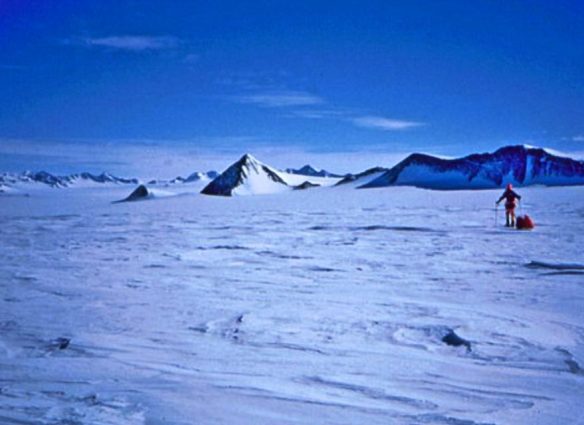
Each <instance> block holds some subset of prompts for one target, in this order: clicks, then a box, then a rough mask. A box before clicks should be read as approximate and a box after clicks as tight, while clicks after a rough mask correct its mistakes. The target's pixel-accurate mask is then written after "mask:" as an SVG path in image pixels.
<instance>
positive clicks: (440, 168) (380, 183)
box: [0, 145, 584, 196]
mask: <svg viewBox="0 0 584 425" xmlns="http://www.w3.org/2000/svg"><path fill="white" fill-rule="evenodd" d="M207 181H208V182H209V183H208V184H207V185H206V186H205V187H204V189H203V190H202V192H201V193H203V194H206V195H220V196H232V195H255V194H268V193H278V192H283V191H289V190H293V189H309V190H310V189H312V188H315V187H319V186H335V187H346V188H359V189H364V188H380V187H388V186H415V187H420V188H426V189H439V190H460V189H491V188H499V187H503V186H505V185H506V184H507V183H513V184H514V185H516V186H529V185H545V186H567V185H584V161H580V160H575V159H571V158H567V157H564V156H561V155H558V154H555V153H553V152H550V151H549V150H545V149H542V148H535V147H530V146H525V145H517V146H506V147H503V148H500V149H498V150H497V151H495V152H493V153H481V154H472V155H468V156H465V157H462V158H456V159H444V158H438V157H435V156H432V155H427V154H421V153H414V154H412V155H410V156H408V157H407V158H406V159H404V160H403V161H401V162H400V163H398V164H397V165H395V166H394V167H392V168H383V167H375V168H371V169H368V170H366V171H363V172H361V173H357V174H347V175H345V176H340V175H338V174H333V173H329V172H328V171H326V170H318V169H316V168H313V167H312V166H310V165H305V166H304V167H302V168H300V169H292V168H288V169H286V170H285V171H282V170H278V169H277V168H274V167H271V166H269V165H267V164H264V163H262V162H260V161H259V160H257V159H256V158H254V157H253V156H252V155H250V154H246V155H243V156H242V157H241V158H240V159H239V160H238V161H237V162H235V163H234V164H232V165H231V166H229V167H228V168H227V169H226V170H225V171H224V172H223V173H221V174H219V173H217V172H216V171H209V172H206V173H201V172H196V173H192V174H191V175H189V176H188V177H186V178H183V177H176V178H174V179H172V180H151V181H149V182H148V183H147V185H148V186H151V185H165V186H170V185H179V184H185V183H195V182H207ZM22 183H40V184H45V185H47V186H50V187H57V188H64V187H71V186H75V185H77V184H81V183H98V184H101V183H113V184H133V185H137V184H139V183H140V181H139V180H138V179H136V178H121V177H116V176H113V175H111V174H107V173H102V174H99V175H95V174H91V173H79V174H71V175H67V176H57V175H54V174H50V173H47V172H44V171H41V172H30V171H26V172H23V173H19V174H10V173H4V174H0V192H2V191H9V190H12V187H13V186H15V185H16V186H18V185H20V184H22Z"/></svg>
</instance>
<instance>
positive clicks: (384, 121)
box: [351, 115, 425, 131]
mask: <svg viewBox="0 0 584 425" xmlns="http://www.w3.org/2000/svg"><path fill="white" fill-rule="evenodd" d="M351 122H352V123H353V124H355V125H356V126H359V127H365V128H373V129H378V130H385V131H396V130H407V129H409V128H414V127H420V126H423V125H425V124H424V123H421V122H417V121H405V120H396V119H392V118H384V117H377V116H371V115H368V116H363V117H356V118H351Z"/></svg>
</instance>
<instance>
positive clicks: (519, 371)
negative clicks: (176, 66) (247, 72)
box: [0, 185, 584, 425]
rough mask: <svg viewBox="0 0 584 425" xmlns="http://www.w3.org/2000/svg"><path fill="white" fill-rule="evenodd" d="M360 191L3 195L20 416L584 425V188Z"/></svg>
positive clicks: (2, 236)
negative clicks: (528, 228) (516, 219)
mask: <svg viewBox="0 0 584 425" xmlns="http://www.w3.org/2000/svg"><path fill="white" fill-rule="evenodd" d="M350 186H351V185H348V187H343V186H339V187H330V188H315V189H311V190H309V191H294V192H287V193H285V194H279V195H265V196H261V197H234V198H222V197H210V196H203V195H200V194H197V193H196V192H197V191H198V190H195V189H193V191H192V193H180V195H182V196H170V197H164V198H162V197H154V198H152V199H151V200H149V201H147V202H138V203H122V204H111V201H114V200H117V199H122V198H124V197H125V196H127V195H128V188H127V187H104V188H92V187H88V188H78V189H70V190H64V191H61V190H58V191H55V190H51V189H47V190H36V191H34V192H32V193H31V195H30V196H27V197H24V196H5V195H2V194H0V205H1V206H2V208H0V241H1V244H0V259H1V260H0V330H1V332H0V423H6V424H62V423H71V424H73V423H74V424H195V423H196V424H217V423H221V424H260V425H261V424H276V423H277V424H309V423H318V424H388V423H390V424H454V425H459V424H460V425H462V424H464V425H466V424H468V425H473V424H509V425H511V424H513V425H517V424H530V425H544V424H546V425H547V424H561V423H579V421H580V422H581V421H582V418H583V415H584V413H583V408H582V394H584V371H583V368H584V309H583V308H582V305H584V283H583V282H584V271H583V270H584V255H583V254H582V245H583V242H584V240H583V239H584V187H571V188H536V187H533V188H526V189H523V190H520V193H521V195H522V196H523V199H524V205H523V207H522V208H523V210H524V211H523V212H527V213H529V214H530V215H531V216H532V217H533V218H534V219H535V222H536V225H537V228H536V230H535V231H532V232H521V231H514V230H507V229H504V228H502V227H501V225H502V220H501V219H502V217H501V216H500V217H499V221H498V223H497V225H495V210H494V201H495V200H496V199H497V198H498V196H499V195H500V191H499V190H496V191H490V190H487V191H459V192H440V191H429V190H423V189H415V188H407V187H393V188H387V189H371V190H367V191H356V190H354V189H353V188H352V187H350ZM199 190H200V188H199ZM499 213H500V214H501V213H502V211H499ZM450 332H455V333H456V335H458V336H460V338H463V339H464V340H465V341H468V342H469V343H470V346H471V348H472V349H470V350H469V349H467V348H466V347H465V346H459V347H456V346H451V345H447V344H445V343H444V342H443V341H442V339H443V338H444V337H445V336H446V335H449V333H450Z"/></svg>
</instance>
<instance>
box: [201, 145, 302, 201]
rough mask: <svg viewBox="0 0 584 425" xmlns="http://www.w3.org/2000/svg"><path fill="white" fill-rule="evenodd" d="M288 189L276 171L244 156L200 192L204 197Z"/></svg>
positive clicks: (250, 156)
mask: <svg viewBox="0 0 584 425" xmlns="http://www.w3.org/2000/svg"><path fill="white" fill-rule="evenodd" d="M287 189H290V188H289V186H288V184H287V183H286V182H285V181H284V179H283V178H282V177H281V176H280V174H279V173H278V171H277V170H276V169H274V168H272V167H270V166H268V165H266V164H263V163H262V162H260V161H258V160H257V159H255V158H254V157H253V156H252V155H250V154H245V155H244V156H242V157H241V158H240V159H239V161H237V162H236V163H234V164H233V165H231V166H230V167H229V168H227V170H225V171H224V172H223V173H221V174H220V175H219V176H218V177H217V178H216V179H214V180H213V181H212V182H211V183H209V184H208V185H207V186H205V188H204V189H203V190H202V191H201V193H203V194H205V195H220V196H232V195H259V194H267V193H277V192H282V191H284V190H287Z"/></svg>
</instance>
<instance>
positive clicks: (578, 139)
mask: <svg viewBox="0 0 584 425" xmlns="http://www.w3.org/2000/svg"><path fill="white" fill-rule="evenodd" d="M572 140H573V141H574V142H584V134H578V135H577V136H574V137H572Z"/></svg>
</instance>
